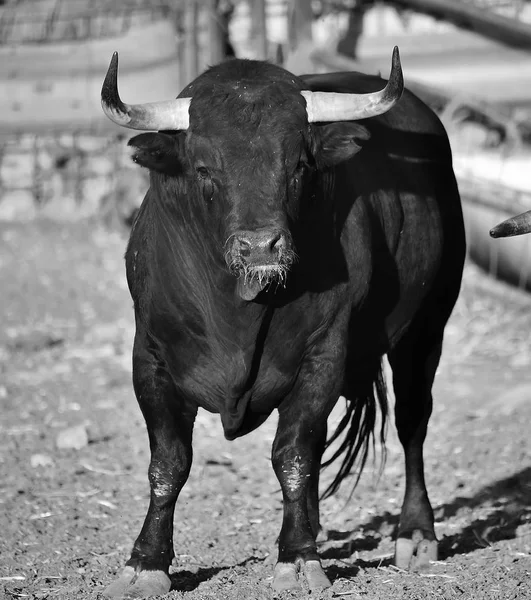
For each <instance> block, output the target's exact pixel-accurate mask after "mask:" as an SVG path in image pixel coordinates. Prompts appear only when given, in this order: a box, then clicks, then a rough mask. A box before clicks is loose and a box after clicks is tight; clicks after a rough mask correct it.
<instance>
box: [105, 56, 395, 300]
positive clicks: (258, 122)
mask: <svg viewBox="0 0 531 600" xmlns="http://www.w3.org/2000/svg"><path fill="white" fill-rule="evenodd" d="M393 59H394V60H393V71H392V73H391V78H390V80H389V83H388V85H387V86H386V88H385V89H384V90H382V91H381V92H375V93H372V94H364V95H352V94H326V93H312V92H305V91H302V88H303V83H302V82H301V81H299V80H297V79H296V78H295V77H294V76H293V75H291V74H290V73H288V72H287V71H285V70H283V69H280V68H278V67H275V66H273V65H269V64H267V63H259V62H255V61H231V62H227V63H224V64H222V65H219V66H218V67H215V68H214V69H211V70H210V71H208V72H207V73H205V74H203V75H202V76H201V77H199V78H198V79H197V80H196V81H195V82H193V83H192V84H191V85H190V86H188V88H187V89H185V90H184V91H183V93H182V94H181V95H182V96H185V97H183V98H179V99H177V100H175V101H172V102H170V103H162V104H160V105H135V106H128V105H125V104H123V103H122V102H121V101H120V99H119V96H118V92H117V87H116V70H117V65H116V59H115V58H113V62H112V63H111V67H110V68H109V73H108V75H107V78H106V81H105V84H104V88H103V91H102V103H103V107H104V110H105V112H106V113H107V115H108V116H109V117H111V118H112V119H113V120H114V121H116V122H120V123H121V124H122V125H126V126H128V127H133V128H137V129H159V130H166V131H167V132H164V133H163V132H159V133H150V134H142V135H139V136H137V137H135V138H133V139H132V140H131V141H130V145H132V146H133V147H134V148H135V155H134V160H135V161H136V162H138V163H140V164H141V165H143V166H145V167H148V168H149V169H151V170H152V171H158V172H163V173H165V174H166V175H170V176H174V177H180V178H184V179H185V180H186V186H185V187H186V193H187V195H188V196H189V197H190V196H192V197H193V200H194V201H197V202H200V203H202V204H203V205H204V206H205V207H206V209H205V210H206V211H207V213H208V218H209V219H211V221H212V224H211V226H210V227H209V229H211V230H212V231H215V233H216V237H217V242H218V244H219V250H220V253H222V254H223V256H224V260H225V262H226V265H227V268H228V269H229V271H230V272H231V273H232V274H233V275H234V276H236V278H237V286H236V289H237V294H238V295H239V296H240V297H241V298H242V299H243V300H247V301H250V300H253V299H254V298H255V297H256V296H257V295H258V294H259V293H260V292H261V291H262V290H264V289H265V288H266V287H268V286H269V287H271V288H272V289H276V286H278V285H284V284H285V282H286V280H287V276H288V273H289V270H290V267H291V266H292V265H293V263H294V261H295V260H296V249H295V247H294V244H293V239H292V235H291V233H290V231H291V228H292V224H293V223H294V222H295V221H296V219H297V216H298V214H299V212H300V210H301V207H302V205H303V204H304V202H305V200H307V199H308V197H309V195H311V187H312V181H313V178H314V177H316V174H317V173H318V171H319V170H322V169H327V168H330V167H331V166H334V165H335V164H337V163H339V162H342V161H345V160H347V159H349V158H350V157H352V156H353V155H354V154H355V153H356V152H357V151H358V150H359V149H360V142H361V141H363V140H366V139H367V138H368V137H369V134H368V131H367V130H366V129H365V128H364V127H363V126H361V125H359V124H357V123H355V122H352V121H350V120H351V119H356V118H364V117H367V116H371V115H375V114H381V113H382V112H385V111H386V110H389V108H391V106H392V105H394V103H395V102H396V101H397V100H398V98H399V97H400V95H401V92H402V89H403V82H402V76H401V70H400V63H399V59H398V53H397V52H396V51H395V54H394V56H393ZM189 96H192V99H190V97H189ZM360 96H361V98H360ZM340 120H348V121H349V122H342V123H338V122H337V121H340ZM326 121H334V122H333V123H326ZM315 122H319V123H320V124H319V125H317V124H313V123H315ZM168 130H170V131H168ZM176 201H179V199H178V198H176Z"/></svg>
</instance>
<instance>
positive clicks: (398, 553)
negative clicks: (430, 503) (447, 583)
mask: <svg viewBox="0 0 531 600" xmlns="http://www.w3.org/2000/svg"><path fill="white" fill-rule="evenodd" d="M403 535H404V534H401V535H400V536H399V537H398V539H397V540H396V550H395V565H396V566H397V567H398V568H399V569H406V570H410V571H414V570H416V569H421V568H423V567H427V566H428V565H429V564H430V562H431V561H434V560H437V540H436V539H434V536H433V534H432V533H431V532H428V531H423V530H421V529H415V530H414V531H413V532H412V534H411V538H409V537H403Z"/></svg>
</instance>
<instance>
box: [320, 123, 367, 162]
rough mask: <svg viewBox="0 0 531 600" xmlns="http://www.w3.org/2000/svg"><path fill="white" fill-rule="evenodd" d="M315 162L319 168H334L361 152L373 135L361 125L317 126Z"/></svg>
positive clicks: (333, 124) (336, 124) (334, 124)
mask: <svg viewBox="0 0 531 600" xmlns="http://www.w3.org/2000/svg"><path fill="white" fill-rule="evenodd" d="M314 131H315V143H316V149H315V154H314V156H315V160H316V162H317V165H318V166H319V167H333V166H334V165H337V164H339V163H341V162H344V161H345V160H348V159H349V158H352V157H353V156H354V155H355V154H356V153H357V152H359V151H360V150H361V147H362V144H363V143H364V142H366V141H367V140H368V139H369V138H370V137H371V134H370V132H369V130H368V129H367V128H366V127H364V126H363V125H360V124H359V123H348V122H347V123H329V124H328V125H318V126H315V129H314Z"/></svg>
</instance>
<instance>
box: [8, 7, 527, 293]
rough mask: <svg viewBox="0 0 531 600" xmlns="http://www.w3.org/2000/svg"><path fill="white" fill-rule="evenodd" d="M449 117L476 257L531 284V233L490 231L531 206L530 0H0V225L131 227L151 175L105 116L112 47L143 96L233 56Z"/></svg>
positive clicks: (124, 83)
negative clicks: (367, 88) (52, 222)
mask: <svg viewBox="0 0 531 600" xmlns="http://www.w3.org/2000/svg"><path fill="white" fill-rule="evenodd" d="M394 45H398V46H399V47H400V51H401V56H402V62H403V68H404V72H405V77H406V85H408V86H409V87H410V88H411V89H412V90H414V91H415V92H416V93H417V94H419V95H420V96H421V97H422V98H423V99H424V100H426V101H427V102H428V103H429V104H430V105H431V106H432V107H433V108H434V109H435V110H436V111H437V112H438V113H439V115H440V116H441V118H442V120H443V122H444V123H445V125H446V127H447V129H448V132H449V134H450V139H451V142H452V146H453V151H454V156H455V169H456V172H457V175H458V178H459V182H460V187H461V192H462V194H463V198H464V202H465V211H466V220H467V230H468V238H469V252H470V256H471V258H472V259H473V260H474V261H476V262H477V263H478V264H479V265H480V266H481V267H482V268H484V269H486V270H487V271H488V272H489V273H491V274H492V275H493V276H497V277H501V278H503V279H505V280H507V281H510V282H511V283H513V284H515V285H517V286H519V287H521V288H525V289H527V288H528V287H530V286H531V236H529V237H524V238H519V239H511V240H490V239H489V237H488V230H489V228H490V227H491V226H492V225H493V224H495V223H497V222H498V221H500V220H501V219H503V218H505V217H506V216H509V215H511V214H515V213H518V212H520V211H521V210H525V209H527V208H529V207H530V206H531V181H530V179H529V170H530V169H529V166H530V160H531V159H530V156H531V155H530V152H529V143H531V120H530V115H531V2H525V1H524V0H461V1H460V0H451V1H445V0H410V1H402V0H399V1H395V2H376V1H371V0H312V1H310V0H69V1H66V0H4V1H3V2H0V219H4V220H24V219H29V218H33V217H34V216H36V215H38V214H42V215H46V216H49V217H52V218H54V219H57V218H59V219H67V218H69V219H77V218H86V217H87V216H89V215H99V216H100V217H102V218H104V219H107V220H110V221H113V220H116V221H117V222H119V223H121V222H126V223H127V222H128V221H130V219H131V215H132V214H133V213H134V210H135V208H136V207H137V206H138V203H139V202H140V200H141V198H142V195H143V192H144V191H145V189H146V175H145V173H142V172H141V171H140V170H139V169H133V165H132V164H130V163H129V161H128V159H127V156H126V155H125V154H124V148H125V143H124V139H125V137H126V133H125V132H124V131H123V130H122V131H119V130H118V129H117V128H115V127H114V126H113V125H112V124H110V123H109V122H108V121H106V119H105V118H104V116H103V114H102V111H101V108H100V100H99V94H100V88H101V83H102V79H103V76H104V73H105V71H106V68H107V65H108V62H109V59H110V56H111V55H112V52H113V51H115V50H117V51H119V54H120V90H121V94H122V97H124V98H125V99H126V101H128V100H129V101H131V102H147V101H156V100H161V99H169V98H173V97H175V96H176V95H177V94H178V92H179V91H180V90H181V89H182V88H183V87H184V85H186V84H187V83H188V82H189V81H191V80H192V79H193V78H194V77H195V76H197V75H198V74H199V73H200V72H201V71H202V70H203V69H204V68H205V67H206V66H208V65H211V64H215V63H217V62H219V61H221V60H225V59H227V58H230V57H233V56H237V57H249V58H258V59H268V60H271V61H273V62H276V63H279V64H283V65H284V66H285V67H286V68H287V69H289V70H291V71H292V72H294V73H296V74H301V73H305V72H325V71H339V70H360V71H364V72H369V73H381V74H382V76H383V77H385V76H386V75H387V74H388V72H389V67H390V56H391V50H392V48H393V46H394Z"/></svg>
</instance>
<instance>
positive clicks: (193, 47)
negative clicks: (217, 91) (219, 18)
mask: <svg viewBox="0 0 531 600" xmlns="http://www.w3.org/2000/svg"><path fill="white" fill-rule="evenodd" d="M198 16H199V7H198V4H197V0H185V7H184V57H185V58H184V62H185V65H186V67H185V74H186V76H185V80H186V81H185V83H186V84H188V83H190V82H191V81H192V80H193V79H195V78H196V77H197V75H198V74H199V43H198V38H197V28H198V25H199V18H198Z"/></svg>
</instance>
